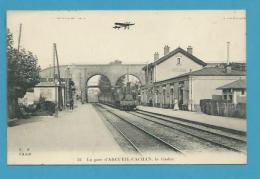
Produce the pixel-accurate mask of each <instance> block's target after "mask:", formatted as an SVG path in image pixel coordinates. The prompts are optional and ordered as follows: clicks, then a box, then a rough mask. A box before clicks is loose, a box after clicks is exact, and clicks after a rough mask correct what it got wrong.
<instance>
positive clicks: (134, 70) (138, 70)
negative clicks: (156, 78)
mask: <svg viewBox="0 0 260 179" xmlns="http://www.w3.org/2000/svg"><path fill="white" fill-rule="evenodd" d="M144 66H145V64H85V65H77V64H73V65H61V66H60V76H61V78H72V80H73V81H74V83H75V87H76V94H81V95H82V98H83V100H86V90H87V83H88V80H89V79H90V78H91V77H93V76H95V75H103V76H106V77H107V78H108V80H109V81H110V84H111V86H112V87H113V86H115V84H116V82H117V80H118V79H119V78H120V77H122V76H124V75H126V74H127V72H128V73H129V75H133V76H135V77H137V78H138V79H139V80H140V82H141V84H142V85H144V84H145V72H144V71H143V70H142V68H143V67H144ZM40 76H41V78H53V67H48V68H45V69H43V70H42V71H41V72H40Z"/></svg>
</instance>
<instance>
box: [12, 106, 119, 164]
mask: <svg viewBox="0 0 260 179" xmlns="http://www.w3.org/2000/svg"><path fill="white" fill-rule="evenodd" d="M26 120H28V119H26ZM7 135H8V138H7V139H8V164H81V163H88V162H87V161H86V160H88V159H90V158H93V156H99V155H106V156H111V155H112V156H113V155H115V154H121V153H122V150H121V148H120V147H119V145H118V144H117V142H116V141H115V140H114V138H113V136H112V134H111V133H110V132H109V130H108V129H107V127H106V126H105V124H104V122H103V121H102V119H101V118H100V116H99V114H98V113H97V112H96V110H95V109H94V107H93V106H92V105H90V104H83V105H79V106H78V107H77V108H76V109H75V110H73V111H69V110H68V111H62V112H60V113H59V115H58V118H55V117H52V116H45V117H32V118H30V119H29V121H28V122H25V123H21V124H20V125H17V126H14V127H8V129H7ZM23 153H24V154H27V155H22V154H23Z"/></svg>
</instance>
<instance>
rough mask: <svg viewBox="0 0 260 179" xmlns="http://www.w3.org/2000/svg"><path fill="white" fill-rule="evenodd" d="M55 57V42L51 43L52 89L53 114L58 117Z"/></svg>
mask: <svg viewBox="0 0 260 179" xmlns="http://www.w3.org/2000/svg"><path fill="white" fill-rule="evenodd" d="M55 59H56V44H55V43H53V83H54V91H55V113H54V116H55V117H58V110H57V106H58V103H57V98H58V96H57V84H56V71H55Z"/></svg>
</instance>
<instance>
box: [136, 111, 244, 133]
mask: <svg viewBox="0 0 260 179" xmlns="http://www.w3.org/2000/svg"><path fill="white" fill-rule="evenodd" d="M137 109H139V110H143V111H147V112H152V113H157V114H162V115H166V116H171V117H177V118H180V119H184V120H189V121H194V122H199V123H205V124H209V125H212V126H218V127H223V128H227V129H233V130H237V131H241V132H246V131H247V121H246V119H240V118H232V117H222V116H211V115H207V114H204V113H200V112H191V111H182V110H178V111H175V110H173V109H164V108H157V107H148V106H137Z"/></svg>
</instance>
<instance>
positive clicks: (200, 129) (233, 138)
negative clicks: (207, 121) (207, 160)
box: [128, 112, 246, 153]
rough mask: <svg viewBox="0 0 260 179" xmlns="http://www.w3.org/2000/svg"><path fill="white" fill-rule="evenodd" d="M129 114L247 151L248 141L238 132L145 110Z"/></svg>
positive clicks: (207, 140)
mask: <svg viewBox="0 0 260 179" xmlns="http://www.w3.org/2000/svg"><path fill="white" fill-rule="evenodd" d="M128 113H129V114H131V115H133V116H136V117H139V118H140V119H142V120H146V121H150V122H154V123H156V124H159V125H161V126H164V127H168V128H171V129H173V130H178V131H179V132H182V133H184V134H188V135H190V136H193V137H196V138H198V139H200V140H203V141H206V142H209V143H211V144H213V145H216V146H218V147H222V148H225V149H227V150H230V151H234V152H242V153H245V152H246V141H245V139H244V137H243V136H238V135H236V134H230V136H228V134H227V133H226V132H223V131H219V130H216V129H206V127H204V126H199V125H195V124H190V123H187V122H186V123H185V122H180V121H178V120H174V119H172V118H168V119H167V117H162V116H159V115H154V114H149V113H143V112H128Z"/></svg>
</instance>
